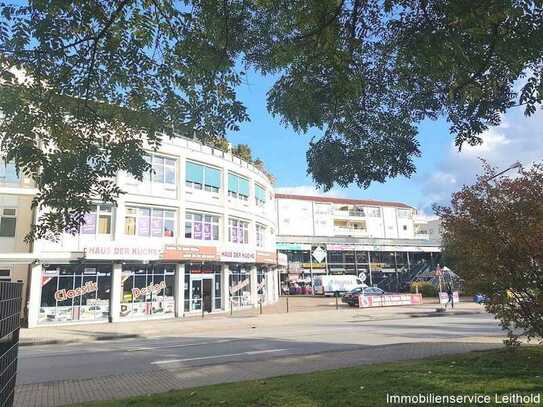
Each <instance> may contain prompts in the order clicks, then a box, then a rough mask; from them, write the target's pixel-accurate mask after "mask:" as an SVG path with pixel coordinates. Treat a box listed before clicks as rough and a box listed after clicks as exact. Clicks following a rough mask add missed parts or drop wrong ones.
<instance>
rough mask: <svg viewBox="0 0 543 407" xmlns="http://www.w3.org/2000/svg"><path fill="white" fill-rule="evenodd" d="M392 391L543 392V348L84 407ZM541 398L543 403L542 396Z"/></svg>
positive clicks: (369, 402) (378, 401) (294, 401)
mask: <svg viewBox="0 0 543 407" xmlns="http://www.w3.org/2000/svg"><path fill="white" fill-rule="evenodd" d="M387 393H389V394H404V395H406V394H412V395H416V394H419V393H422V394H428V393H434V394H441V395H450V394H476V393H477V394H488V395H490V396H491V397H492V398H493V399H494V394H495V393H497V394H509V393H525V394H529V393H536V394H537V393H543V347H541V346H531V347H528V346H526V347H522V348H521V349H520V350H518V351H516V352H509V351H506V350H499V351H488V352H475V353H468V354H463V355H456V356H448V357H439V358H432V359H425V360H420V361H412V362H399V363H387V364H381V365H372V366H363V367H356V368H347V369H338V370H328V371H322V372H317V373H311V374H302V375H291V376H281V377H275V378H272V379H265V380H254V381H248V382H241V383H231V384H221V385H214V386H206V387H198V388H193V389H187V390H181V391H172V392H168V393H161V394H155V395H151V396H146V397H135V398H129V399H124V400H115V401H106V402H93V403H86V404H84V406H86V407H90V406H92V407H121V406H122V407H127V406H131V407H147V406H183V407H185V406H292V407H300V406H376V407H378V406H383V405H386V394H387ZM541 399H542V401H543V395H542V396H541ZM427 405H428V404H427ZM442 405H443V404H442ZM457 405H458V404H457ZM502 405H504V404H502ZM505 405H507V404H505Z"/></svg>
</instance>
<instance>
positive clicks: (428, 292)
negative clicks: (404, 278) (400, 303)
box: [409, 281, 437, 297]
mask: <svg viewBox="0 0 543 407" xmlns="http://www.w3.org/2000/svg"><path fill="white" fill-rule="evenodd" d="M417 287H418V292H419V294H422V296H423V297H437V288H436V287H434V285H433V284H432V283H430V282H428V281H415V282H413V283H411V285H410V286H409V291H410V292H412V293H416V292H417Z"/></svg>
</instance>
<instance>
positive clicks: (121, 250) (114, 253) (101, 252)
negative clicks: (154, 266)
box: [85, 242, 162, 260]
mask: <svg viewBox="0 0 543 407" xmlns="http://www.w3.org/2000/svg"><path fill="white" fill-rule="evenodd" d="M161 253H162V249H161V247H160V246H155V247H153V246H150V245H146V246H128V245H126V246H123V245H117V244H115V243H114V242H109V243H108V244H102V245H92V246H87V247H85V257H86V258H87V259H105V260H129V259H135V260H158V259H159V258H160V255H161Z"/></svg>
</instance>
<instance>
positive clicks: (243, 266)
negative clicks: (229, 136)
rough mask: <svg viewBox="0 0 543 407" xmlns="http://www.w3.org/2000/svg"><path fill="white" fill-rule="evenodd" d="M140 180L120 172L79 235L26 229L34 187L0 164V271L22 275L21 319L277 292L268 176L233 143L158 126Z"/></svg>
mask: <svg viewBox="0 0 543 407" xmlns="http://www.w3.org/2000/svg"><path fill="white" fill-rule="evenodd" d="M146 158H147V159H148V160H149V163H150V164H151V165H152V171H150V172H149V173H148V174H147V175H146V177H145V178H144V180H143V181H138V180H136V179H134V178H132V177H131V176H128V175H127V174H123V173H120V174H118V175H117V183H118V185H119V186H120V187H121V189H122V190H123V191H125V192H126V193H125V194H123V195H121V196H120V197H119V199H118V201H117V204H116V206H113V205H111V204H104V203H101V202H95V205H94V207H93V210H92V211H91V212H90V213H89V214H87V215H86V217H85V224H84V225H83V226H82V227H81V229H80V233H79V234H78V235H76V236H72V235H69V234H65V235H63V236H61V238H60V240H59V241H58V242H51V241H45V240H39V241H36V242H34V244H33V245H32V246H28V245H26V244H25V243H24V236H25V235H26V233H28V231H29V230H30V225H31V224H32V223H33V221H34V220H35V219H36V218H37V216H38V215H39V214H38V213H35V211H33V210H31V207H30V203H31V200H32V197H33V195H34V194H36V192H37V191H36V189H35V188H34V186H33V185H32V183H31V180H28V179H25V178H20V177H19V176H18V175H17V174H16V172H15V171H14V167H13V165H10V163H7V164H5V165H4V166H2V167H3V171H4V174H3V175H4V177H3V179H2V174H0V211H1V218H0V250H1V252H2V253H0V279H1V278H2V276H4V277H5V276H7V278H8V279H11V280H20V281H22V282H24V283H25V286H26V289H25V294H26V301H25V302H26V307H25V311H24V317H25V318H26V320H27V321H28V326H29V327H33V326H37V325H46V324H61V323H77V322H80V323H81V322H93V321H102V322H107V321H111V322H117V321H123V320H134V319H148V318H176V317H183V316H186V315H190V314H192V313H195V314H201V313H202V312H224V311H227V310H230V308H231V307H233V308H236V309H237V308H243V307H254V306H257V305H258V304H259V303H263V304H267V303H273V302H275V301H277V299H278V296H279V290H278V285H279V272H278V267H280V266H279V265H278V262H277V253H276V249H275V240H276V239H275V232H276V208H275V203H274V190H273V185H272V183H271V182H270V179H269V178H268V176H267V175H266V174H264V173H263V172H262V171H260V170H258V169H257V168H256V167H254V166H253V165H251V164H249V163H247V162H245V161H243V160H240V159H239V158H237V157H235V156H233V155H232V154H231V153H228V152H223V151H221V150H217V149H214V148H212V147H208V146H206V145H203V144H200V143H198V142H196V141H194V140H191V139H187V138H184V137H173V138H169V137H164V138H163V143H162V145H161V146H160V148H159V150H158V151H156V152H154V151H153V152H151V151H149V152H148V153H147V157H146Z"/></svg>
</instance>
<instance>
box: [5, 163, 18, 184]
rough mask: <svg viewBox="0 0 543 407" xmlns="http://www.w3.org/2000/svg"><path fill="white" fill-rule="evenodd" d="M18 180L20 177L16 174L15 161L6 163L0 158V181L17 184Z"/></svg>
mask: <svg viewBox="0 0 543 407" xmlns="http://www.w3.org/2000/svg"><path fill="white" fill-rule="evenodd" d="M20 181H21V178H20V177H19V176H18V175H17V169H16V168H15V163H13V162H8V163H6V162H5V161H3V160H0V182H7V183H12V184H18V183H19V182H20Z"/></svg>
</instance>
